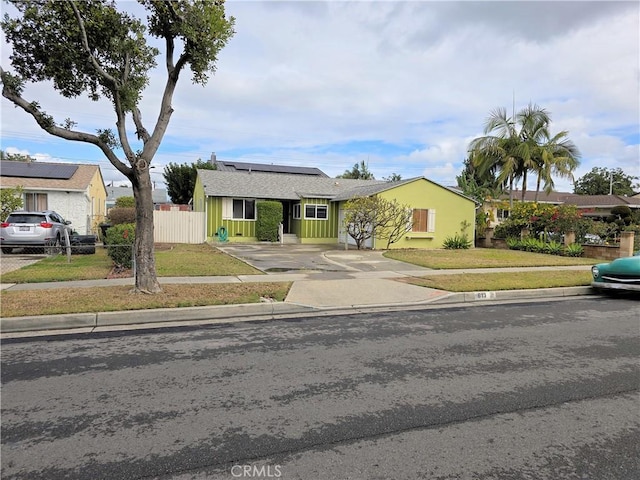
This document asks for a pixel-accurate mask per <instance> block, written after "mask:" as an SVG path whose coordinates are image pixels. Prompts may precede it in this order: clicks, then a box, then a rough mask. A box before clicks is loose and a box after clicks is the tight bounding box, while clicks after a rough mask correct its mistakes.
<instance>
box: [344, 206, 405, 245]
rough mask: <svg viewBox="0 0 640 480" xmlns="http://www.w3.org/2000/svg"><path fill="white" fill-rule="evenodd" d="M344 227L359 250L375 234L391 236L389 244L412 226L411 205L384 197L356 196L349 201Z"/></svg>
mask: <svg viewBox="0 0 640 480" xmlns="http://www.w3.org/2000/svg"><path fill="white" fill-rule="evenodd" d="M345 210H346V214H345V217H344V227H345V230H346V231H347V233H348V234H349V236H350V237H351V238H353V239H354V240H355V242H356V247H357V248H358V250H360V249H361V248H362V246H363V245H364V243H365V242H366V241H367V240H369V239H370V238H372V237H373V236H374V235H375V236H377V237H378V238H381V239H386V240H387V248H389V245H391V244H392V243H395V242H397V241H398V240H399V239H400V238H402V236H403V235H404V234H405V233H406V232H408V231H409V230H411V219H412V216H411V209H410V208H409V207H408V206H407V205H401V204H399V203H398V202H397V201H395V200H386V199H384V198H382V197H378V196H371V197H356V198H353V199H351V200H349V201H348V202H347V203H346V204H345Z"/></svg>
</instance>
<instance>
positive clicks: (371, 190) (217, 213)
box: [193, 170, 476, 248]
mask: <svg viewBox="0 0 640 480" xmlns="http://www.w3.org/2000/svg"><path fill="white" fill-rule="evenodd" d="M371 195H380V196H381V197H384V198H386V199H389V200H397V201H398V202H399V203H401V204H406V205H409V206H410V208H412V209H413V212H414V219H416V221H415V222H414V225H413V228H412V230H411V231H410V232H408V233H407V234H406V235H405V236H404V237H403V238H402V239H401V240H400V241H398V242H397V243H395V244H392V248H440V247H442V243H443V241H444V239H445V238H446V237H448V236H453V235H454V234H456V233H460V232H461V224H462V223H463V222H467V223H468V225H469V228H470V229H471V231H469V232H468V234H469V235H470V236H471V237H473V228H474V222H475V206H476V205H475V202H474V201H473V200H471V199H470V198H468V197H465V196H463V195H461V194H459V193H457V192H454V191H452V190H450V189H448V188H446V187H443V186H441V185H439V184H437V183H434V182H432V181H430V180H427V179H426V178H423V177H418V178H412V179H409V180H403V181H400V182H385V181H378V180H353V179H343V178H328V177H321V176H312V175H296V174H277V175H275V174H273V173H256V172H254V171H252V172H251V173H249V172H248V171H247V172H233V171H220V170H198V176H197V179H196V186H195V189H194V194H193V208H194V210H195V211H201V212H206V215H205V216H206V223H207V225H206V231H207V238H208V240H214V241H215V240H216V235H217V232H218V231H219V229H220V227H224V229H225V230H226V234H227V236H228V240H229V241H231V242H255V241H256V240H257V238H256V233H255V223H256V222H255V220H256V202H258V201H260V200H276V201H279V202H281V203H282V209H283V219H282V224H283V228H284V233H285V234H290V235H295V236H296V237H297V239H298V241H299V242H301V243H344V242H345V240H346V241H349V242H350V240H349V238H348V237H347V235H346V234H345V233H344V228H343V226H342V218H343V215H344V205H345V203H346V201H348V200H349V199H351V198H354V197H359V196H371ZM350 243H351V242H350ZM367 246H369V247H371V248H385V247H386V241H382V240H380V241H379V242H376V240H375V239H373V241H372V242H370V244H369V245H367Z"/></svg>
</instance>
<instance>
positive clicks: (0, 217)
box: [0, 187, 22, 222]
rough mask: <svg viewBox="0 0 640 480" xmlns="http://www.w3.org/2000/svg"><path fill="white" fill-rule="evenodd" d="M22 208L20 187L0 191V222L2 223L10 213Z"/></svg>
mask: <svg viewBox="0 0 640 480" xmlns="http://www.w3.org/2000/svg"><path fill="white" fill-rule="evenodd" d="M19 208H22V187H15V188H3V189H1V190H0V221H2V222H4V221H5V220H6V219H7V217H8V216H9V214H10V213H11V212H14V211H16V210H18V209H19Z"/></svg>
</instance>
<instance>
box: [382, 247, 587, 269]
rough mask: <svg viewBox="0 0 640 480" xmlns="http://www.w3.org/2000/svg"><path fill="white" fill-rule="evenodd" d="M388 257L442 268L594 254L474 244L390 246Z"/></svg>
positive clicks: (548, 261) (548, 263)
mask: <svg viewBox="0 0 640 480" xmlns="http://www.w3.org/2000/svg"><path fill="white" fill-rule="evenodd" d="M384 256H385V257H387V258H392V259H395V260H400V261H402V262H406V263H411V264H413V265H419V266H421V267H426V268H433V269H436V270H440V269H449V268H453V269H458V268H499V267H553V266H569V265H593V264H595V263H599V260H596V259H593V258H580V257H578V258H575V257H560V256H557V255H545V254H543V253H530V252H522V251H518V250H501V249H495V248H472V249H469V250H417V249H416V250H389V251H387V252H385V253H384Z"/></svg>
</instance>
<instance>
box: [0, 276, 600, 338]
mask: <svg viewBox="0 0 640 480" xmlns="http://www.w3.org/2000/svg"><path fill="white" fill-rule="evenodd" d="M583 295H597V292H596V291H594V290H593V289H592V288H591V287H590V286H586V287H563V288H542V289H529V290H503V291H497V292H465V293H449V294H448V295H446V296H444V297H437V298H433V299H430V300H426V301H423V302H413V303H403V304H400V303H396V304H380V305H353V306H351V307H344V306H342V307H323V308H318V307H314V306H311V305H302V304H296V303H287V302H272V303H247V304H239V305H214V306H204V307H183V308H158V309H152V310H125V311H118V312H99V313H75V314H61V315H41V316H28V317H10V318H0V333H21V332H35V331H46V330H77V329H82V328H84V329H87V328H88V329H93V328H98V327H110V326H126V325H130V326H133V325H144V324H155V326H161V325H162V324H164V323H166V324H169V323H172V322H178V323H180V322H183V323H186V322H194V321H195V322H197V321H216V320H218V321H229V322H233V321H238V320H241V319H247V318H251V317H255V318H260V319H261V320H267V319H275V318H282V317H283V316H284V317H286V316H291V315H309V314H316V315H327V314H338V313H340V314H350V313H362V312H366V311H367V310H371V311H380V310H397V309H402V308H419V307H428V306H438V305H448V304H470V303H475V304H478V305H482V304H488V303H496V302H500V301H513V300H530V299H534V298H559V297H574V296H583Z"/></svg>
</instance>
